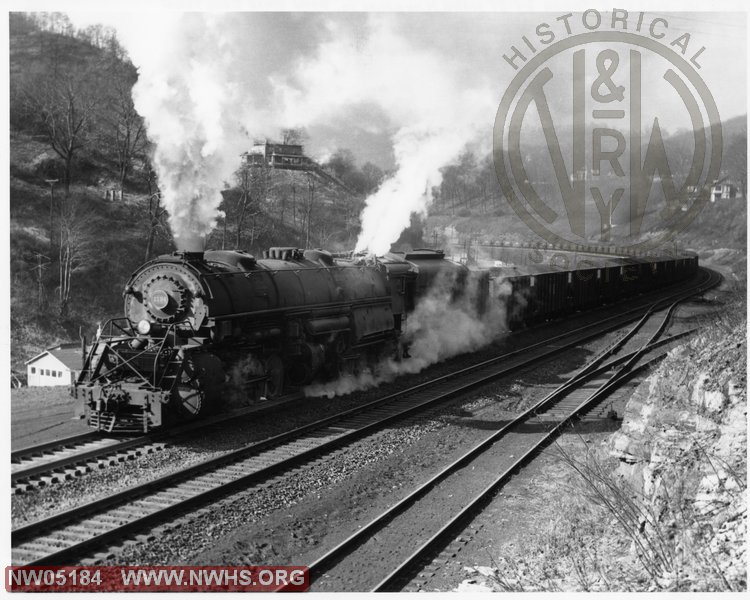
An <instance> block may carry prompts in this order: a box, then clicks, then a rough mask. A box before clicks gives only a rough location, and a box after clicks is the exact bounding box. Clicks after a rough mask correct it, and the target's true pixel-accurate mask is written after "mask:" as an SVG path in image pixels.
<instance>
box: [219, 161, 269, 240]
mask: <svg viewBox="0 0 750 600" xmlns="http://www.w3.org/2000/svg"><path fill="white" fill-rule="evenodd" d="M235 181H236V183H237V187H236V188H235V191H234V193H230V192H227V193H225V199H229V200H230V201H229V202H227V204H234V210H233V213H234V224H235V227H236V229H235V248H242V241H243V235H244V233H245V230H246V229H247V227H248V225H249V230H250V240H249V244H248V245H249V247H252V246H253V245H254V244H255V240H256V237H257V236H258V235H259V234H260V233H261V232H260V231H259V229H258V226H259V217H260V216H261V215H262V213H263V204H264V203H265V202H266V200H267V199H268V195H269V193H270V192H271V190H272V188H273V181H272V177H271V173H270V170H269V168H268V166H267V165H265V164H262V165H255V164H248V163H243V164H242V166H241V167H240V168H239V169H238V170H237V172H236V173H235ZM225 212H226V211H225Z"/></svg>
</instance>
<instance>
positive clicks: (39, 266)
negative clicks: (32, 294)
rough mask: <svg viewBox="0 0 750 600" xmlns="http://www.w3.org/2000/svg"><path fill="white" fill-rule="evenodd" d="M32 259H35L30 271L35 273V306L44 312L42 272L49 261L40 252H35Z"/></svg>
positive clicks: (45, 302) (45, 305)
mask: <svg viewBox="0 0 750 600" xmlns="http://www.w3.org/2000/svg"><path fill="white" fill-rule="evenodd" d="M34 258H36V265H34V266H33V267H32V268H31V270H32V271H36V283H37V296H36V305H37V308H38V309H39V310H44V309H45V308H46V307H47V294H46V293H45V290H44V270H45V269H46V268H47V263H49V261H50V259H49V257H48V256H45V255H44V254H42V253H41V252H35V253H34ZM45 261H46V262H45Z"/></svg>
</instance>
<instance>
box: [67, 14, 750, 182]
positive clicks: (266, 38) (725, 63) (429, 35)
mask: <svg viewBox="0 0 750 600" xmlns="http://www.w3.org/2000/svg"><path fill="white" fill-rule="evenodd" d="M57 4H58V5H61V7H60V8H62V7H64V6H65V4H66V3H65V2H62V3H57ZM157 6H159V4H158V3H157ZM68 12H69V13H70V14H71V15H72V16H73V17H74V20H75V21H76V22H81V23H85V22H90V21H96V20H98V21H110V22H111V23H116V24H117V25H118V26H120V28H122V26H123V24H125V23H129V22H130V23H135V27H134V29H135V31H137V35H138V36H141V37H142V34H143V33H144V26H145V29H146V31H148V30H149V28H148V26H147V25H145V24H144V15H146V14H148V11H138V12H136V13H109V14H101V13H97V12H96V11H82V12H77V11H68ZM566 12H567V11H565V10H562V9H557V10H554V9H553V10H545V11H542V12H535V13H512V12H511V13H508V12H503V13H495V14H492V13H490V14H487V13H437V12H436V13H390V14H387V13H386V14H377V15H372V14H367V13H295V12H291V13H242V14H237V13H235V14H232V15H227V18H226V21H225V23H224V25H222V26H226V27H228V28H229V29H231V30H232V31H233V32H236V35H232V34H231V33H228V35H229V37H230V38H231V40H232V43H237V44H239V45H240V46H241V50H239V49H237V48H236V49H235V50H236V51H237V54H238V55H239V56H242V60H239V61H237V62H236V64H237V65H238V68H239V69H240V71H241V73H240V75H241V77H240V79H241V80H242V81H243V83H245V84H246V85H247V88H248V89H249V90H250V92H249V94H248V95H249V96H252V104H253V107H254V110H257V112H258V113H261V112H263V113H265V114H264V115H263V119H265V120H266V122H269V121H273V120H276V119H268V112H269V111H268V109H269V107H271V106H273V103H274V101H276V102H278V96H276V97H275V95H274V92H275V91H276V92H278V87H275V86H278V85H279V84H280V83H282V82H283V83H285V84H288V85H292V86H294V85H295V83H298V82H299V75H300V71H301V70H304V68H305V65H308V66H309V63H310V61H311V60H314V58H315V56H316V54H319V53H320V52H321V50H322V48H324V47H326V44H331V43H333V42H338V48H340V49H341V50H342V51H344V52H346V51H351V52H361V53H362V58H363V62H366V60H367V59H368V54H367V53H368V52H375V51H382V50H383V49H382V48H378V47H377V46H372V47H368V44H367V40H368V38H369V37H371V36H372V31H373V22H374V21H386V22H388V27H390V28H391V30H392V32H393V35H394V37H397V38H399V39H401V40H403V41H404V44H403V48H402V49H403V50H405V51H407V52H410V53H418V52H423V53H425V54H429V55H431V56H433V57H434V61H433V62H432V63H430V65H431V66H434V67H437V68H439V69H440V70H443V71H445V72H450V76H451V78H452V79H451V83H452V84H454V85H455V86H456V87H462V88H464V89H477V90H482V91H483V92H486V93H488V94H492V95H494V99H493V100H494V104H495V105H496V104H498V103H499V100H500V98H501V96H502V92H503V91H504V89H505V88H506V87H507V85H508V83H509V82H510V81H511V79H512V77H513V75H514V74H515V72H514V70H513V69H512V68H511V67H510V65H509V64H508V63H507V62H506V61H505V60H503V59H502V56H503V54H510V47H511V46H512V45H515V46H517V47H521V48H522V47H523V42H522V39H521V38H522V36H526V37H528V38H529V39H531V40H534V39H535V27H536V26H537V25H538V24H539V23H541V22H548V23H550V24H555V23H556V21H555V19H556V18H557V17H559V16H560V15H563V14H565V13H566ZM152 14H153V13H152ZM602 14H603V15H604V18H605V20H606V19H607V15H608V14H609V13H608V12H606V11H602ZM631 14H632V13H631ZM646 14H647V19H648V18H656V17H659V18H664V19H666V20H667V21H668V23H669V25H668V30H667V37H666V38H665V40H667V39H674V38H677V37H678V36H680V35H682V34H684V33H689V34H690V35H691V40H690V43H689V48H688V50H689V52H690V53H691V54H692V51H693V49H694V50H695V51H697V50H699V49H700V48H701V47H703V46H705V50H704V51H703V52H702V53H701V55H700V59H699V60H700V63H701V66H702V68H701V70H700V74H701V76H702V77H703V79H704V80H705V81H706V83H707V84H708V86H709V88H710V89H711V90H712V93H713V96H714V98H715V100H716V102H717V105H718V109H719V114H720V115H721V117H722V119H727V118H731V117H734V116H737V115H740V114H744V113H745V112H746V110H747V109H746V107H747V98H746V77H747V63H746V60H745V57H746V21H745V16H744V15H743V14H740V13H722V12H702V13H698V12H673V11H666V10H658V11H647V12H646ZM579 15H580V13H578V14H576V15H574V17H573V18H572V19H571V20H570V23H571V26H572V27H573V28H576V27H577V30H578V31H580V32H583V31H585V30H584V29H583V28H582V26H581V20H580V16H579ZM632 21H633V23H631V27H633V26H634V21H635V18H634V17H633V18H632ZM557 25H558V28H562V23H561V22H557ZM574 32H575V31H574ZM153 35H154V37H155V38H157V40H158V37H159V35H158V33H157V32H156V31H155V32H154V34H153ZM157 40H155V41H154V44H155V45H157V46H158V43H159V42H158V41H157ZM738 57H739V59H737V58H738ZM371 58H372V59H373V61H374V62H375V63H376V66H378V67H379V66H381V65H387V64H388V63H390V64H392V65H393V67H394V71H398V63H399V57H398V56H392V57H389V59H388V60H381V61H378V60H377V59H378V57H377V56H372V57H371ZM414 66H415V67H416V69H417V72H415V73H409V76H410V77H416V78H417V79H418V80H420V81H421V83H422V84H423V87H424V92H423V94H422V95H421V97H420V95H417V96H416V97H414V98H413V99H412V101H413V102H414V103H423V104H428V103H430V102H431V101H432V100H431V99H430V98H428V97H427V96H426V94H428V93H429V90H430V87H431V79H432V78H433V76H434V75H435V74H434V73H428V72H420V71H419V64H418V63H416V62H415V64H414ZM361 74H362V76H363V77H366V76H367V75H366V74H365V73H364V72H362V73H361ZM394 74H395V73H394ZM644 76H646V77H648V72H646V71H644ZM295 80H297V81H295ZM334 87H335V86H334ZM415 89H417V93H418V88H415ZM305 91H307V90H305ZM341 91H346V90H336V89H329V90H325V92H327V93H330V95H327V93H320V92H318V94H317V98H318V99H319V100H320V101H322V102H329V101H330V98H331V96H336V95H337V94H338V93H339V92H341ZM248 99H249V98H248ZM350 99H351V100H354V99H353V98H350ZM299 100H300V102H299V104H300V106H302V107H303V108H302V110H309V109H310V108H311V102H307V103H305V102H303V101H302V100H303V99H299ZM332 105H335V103H332ZM335 106H336V108H335V110H333V111H331V113H330V114H320V110H319V109H315V112H316V113H317V118H316V119H307V120H308V121H310V122H308V123H304V124H305V126H306V127H307V129H308V133H309V134H310V140H309V143H308V146H309V151H310V152H311V153H312V154H313V155H315V156H316V157H318V158H325V157H326V156H328V155H330V153H331V152H332V151H334V150H335V149H336V148H338V147H346V148H350V149H351V150H353V151H354V153H355V156H356V157H357V158H358V159H359V160H360V162H362V163H364V162H366V161H372V162H375V163H376V164H378V165H380V166H382V167H387V168H390V167H393V166H394V156H393V151H392V143H391V141H390V140H391V137H392V135H393V133H394V131H396V130H397V129H398V125H399V122H398V119H397V118H396V119H395V121H396V122H395V123H394V116H393V114H389V111H388V110H384V109H383V106H382V105H379V103H378V102H372V103H371V102H368V101H367V99H366V98H361V97H359V98H357V99H356V101H352V102H349V103H348V105H346V106H343V105H335ZM277 107H278V105H277ZM392 108H393V107H389V109H392ZM270 112H273V110H270ZM480 118H481V117H480ZM485 118H486V120H487V125H486V130H487V132H488V135H489V132H490V131H491V128H492V120H493V118H494V114H488V115H487V116H486V117H485ZM258 120H260V119H258ZM300 120H301V121H303V122H304V121H305V120H306V119H304V118H302V119H300ZM274 125H275V124H274ZM272 127H273V126H269V129H271V131H262V129H263V127H262V126H259V127H258V128H257V129H258V131H256V132H252V134H253V135H255V134H257V135H258V136H259V137H260V136H262V135H275V131H273V130H272Z"/></svg>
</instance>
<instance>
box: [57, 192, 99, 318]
mask: <svg viewBox="0 0 750 600" xmlns="http://www.w3.org/2000/svg"><path fill="white" fill-rule="evenodd" d="M59 221H60V245H59V253H58V258H59V280H58V282H59V285H58V299H59V311H60V316H61V317H65V316H67V314H68V307H69V303H70V296H71V292H72V290H73V275H74V274H75V273H78V272H81V271H85V270H86V269H87V268H89V267H90V266H91V265H92V264H93V262H94V259H95V257H96V252H95V249H94V244H93V240H94V239H95V238H94V236H93V234H92V230H93V228H94V227H93V225H94V224H93V220H92V217H91V214H90V213H89V212H87V211H85V210H84V209H83V207H82V206H81V204H80V202H79V200H78V198H76V197H73V196H69V197H68V198H66V199H65V201H64V202H63V204H62V210H61V211H60V219H59Z"/></svg>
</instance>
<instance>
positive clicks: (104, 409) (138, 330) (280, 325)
mask: <svg viewBox="0 0 750 600" xmlns="http://www.w3.org/2000/svg"><path fill="white" fill-rule="evenodd" d="M696 268H697V258H695V257H687V258H669V259H660V260H652V261H650V262H643V261H630V262H629V263H628V264H623V265H621V266H617V265H615V266H609V267H599V268H592V269H589V270H578V271H559V270H554V271H552V272H547V273H541V272H540V273H535V274H525V275H516V276H508V275H507V274H502V273H499V272H494V273H493V272H491V271H490V270H485V271H480V272H472V273H470V271H469V269H468V268H467V267H466V266H464V265H462V264H459V263H455V262H453V261H450V260H447V259H446V258H445V255H444V254H443V253H442V252H440V251H435V250H415V251H412V252H408V253H389V254H386V255H385V256H382V257H377V258H375V257H364V256H361V257H351V256H335V255H333V254H331V253H329V252H326V251H322V250H305V251H303V250H300V249H297V248H287V247H277V248H271V249H270V250H268V251H266V252H264V257H263V258H262V259H256V258H255V257H253V256H252V255H250V254H248V253H246V252H243V251H223V250H222V251H206V252H175V253H173V254H171V255H164V256H160V257H158V258H156V259H154V260H152V261H150V262H148V263H146V264H144V265H143V266H142V267H141V268H139V269H138V270H137V271H136V272H135V273H134V274H133V275H132V276H131V278H130V280H129V281H128V283H127V285H126V287H125V292H124V297H125V316H124V317H122V318H118V319H112V320H110V321H108V322H107V323H106V324H105V326H104V328H103V330H102V331H101V333H100V334H99V335H98V336H97V338H96V339H95V340H94V342H93V343H92V345H91V348H90V350H89V351H88V353H87V355H86V356H85V360H84V366H83V370H82V371H81V374H80V375H79V377H78V379H77V381H76V382H75V383H74V385H73V386H72V389H71V392H72V394H73V395H74V396H75V398H76V400H77V409H78V412H79V414H80V415H81V416H85V417H86V418H87V419H88V424H89V425H90V426H91V427H93V428H96V429H100V430H105V431H109V432H112V431H123V432H146V431H149V430H151V429H153V428H155V427H159V426H161V425H163V424H165V423H167V422H168V421H170V420H172V419H176V418H177V419H184V418H187V419H196V418H201V417H204V416H206V415H209V414H211V413H214V412H217V411H219V410H220V409H221V406H222V399H223V397H224V396H225V391H226V385H227V382H228V380H230V379H239V380H240V381H239V384H240V385H241V386H242V388H243V389H244V391H245V392H246V393H247V394H250V395H253V396H256V397H265V398H267V399H274V398H277V397H279V396H280V395H281V394H282V393H283V392H284V391H285V390H287V389H289V388H293V387H299V386H304V385H306V384H308V383H310V382H312V381H315V380H325V379H332V378H336V377H338V376H340V375H341V374H345V373H353V372H356V371H357V370H358V369H359V368H360V367H361V366H362V364H363V363H368V362H372V361H375V360H377V359H378V358H379V357H382V356H384V355H389V354H391V355H393V356H394V357H400V356H401V355H402V353H403V348H402V347H401V343H402V332H403V330H404V326H405V322H406V319H407V317H408V315H409V313H411V312H412V311H413V310H414V308H415V306H416V305H417V303H418V302H419V300H420V298H422V297H423V296H424V295H425V294H426V293H428V290H430V289H432V288H433V286H435V285H437V283H438V281H439V280H440V281H443V282H446V281H447V282H449V285H450V286H451V287H450V290H451V297H453V298H454V299H455V297H456V296H459V295H461V294H466V293H467V289H468V287H469V281H471V285H472V289H473V299H474V300H473V301H475V302H476V308H477V310H478V311H481V310H482V309H483V308H484V306H485V305H486V303H487V302H488V301H494V300H496V299H494V298H492V297H491V296H492V293H491V291H490V290H491V289H494V288H493V287H492V286H490V281H491V279H493V278H494V279H502V280H503V281H504V282H505V283H506V284H509V285H505V286H504V289H505V290H506V291H505V292H504V293H505V294H506V297H505V298H504V299H503V301H504V303H505V304H506V306H507V314H508V325H509V327H511V328H513V327H517V326H520V325H523V324H528V323H533V322H538V321H542V320H546V319H549V318H552V317H556V316H560V315H562V314H565V313H566V312H570V311H575V310H582V309H585V308H590V307H593V306H596V305H598V304H602V303H604V302H609V301H612V300H614V299H617V298H620V297H623V296H627V295H632V294H636V293H639V292H641V291H645V290H646V289H651V288H655V287H660V286H663V285H666V284H669V283H672V282H673V281H676V280H678V279H682V278H685V277H687V276H689V275H690V274H692V273H694V272H695V270H696Z"/></svg>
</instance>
